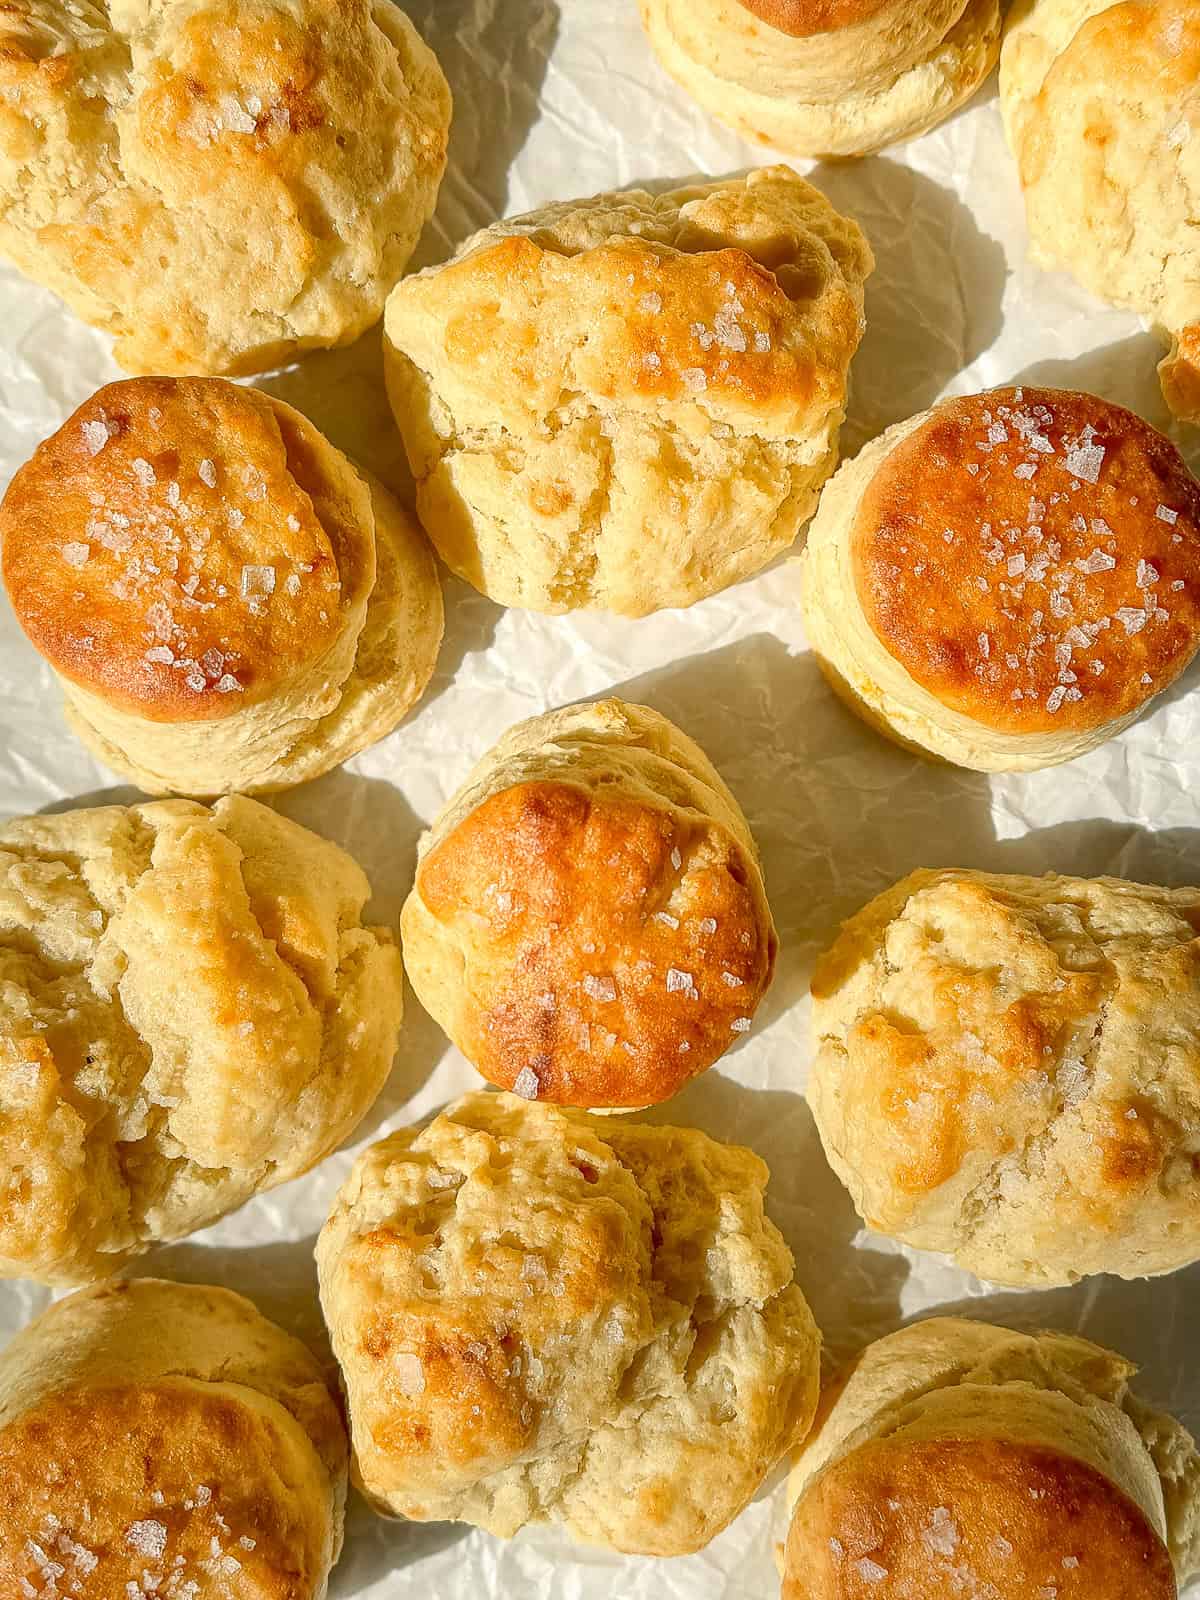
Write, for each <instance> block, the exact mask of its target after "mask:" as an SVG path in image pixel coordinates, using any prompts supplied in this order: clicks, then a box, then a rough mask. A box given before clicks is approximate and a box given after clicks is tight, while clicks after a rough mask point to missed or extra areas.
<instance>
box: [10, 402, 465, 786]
mask: <svg viewBox="0 0 1200 1600" xmlns="http://www.w3.org/2000/svg"><path fill="white" fill-rule="evenodd" d="M0 538H2V539H3V570H4V582H5V586H6V587H7V589H8V593H9V597H10V599H11V600H12V603H13V607H14V609H15V611H16V614H17V619H18V621H19V622H20V623H21V626H22V627H23V628H24V629H25V632H26V633H27V634H28V635H29V637H30V639H31V641H32V642H33V644H34V645H35V646H36V648H37V649H38V650H39V651H40V652H41V653H42V655H43V656H45V657H46V659H47V660H48V661H49V663H50V665H51V666H52V667H53V668H54V670H55V672H56V673H57V674H58V676H59V678H60V680H61V682H62V686H63V692H64V696H65V700H66V709H67V716H68V720H69V721H70V723H71V725H72V727H73V728H74V729H75V731H76V732H77V733H78V734H79V736H80V738H81V739H83V741H84V743H85V744H87V745H88V746H89V747H90V748H91V749H92V750H94V751H95V752H96V754H97V755H99V756H100V758H101V759H102V760H103V761H105V762H106V763H107V764H108V765H109V766H110V767H112V768H113V769H114V770H115V771H117V772H119V773H121V774H122V775H123V776H125V777H128V778H131V779H132V780H133V781H134V782H136V783H137V784H139V785H140V786H141V787H142V788H143V789H146V790H148V791H149V792H150V793H152V794H153V793H159V794H169V793H175V794H190V795H197V796H207V795H214V794H222V793H227V792H231V791H238V792H241V793H250V794H253V793H262V792H266V791H270V790H275V789H283V788H287V787H290V786H291V785H293V784H297V783H302V782H305V781H306V780H307V779H309V778H315V777H317V776H318V775H319V774H320V773H322V772H326V771H328V770H329V768H331V767H333V766H336V765H337V764H338V763H339V762H341V761H345V760H348V759H349V757H351V756H353V755H355V754H356V753H357V752H358V751H360V750H362V749H365V748H366V747H367V746H368V745H371V744H373V743H375V742H376V741H377V740H379V739H382V738H383V737H384V736H385V735H386V734H388V733H390V732H391V730H392V729H393V728H394V727H395V726H396V724H397V723H398V722H399V721H400V720H401V719H402V718H403V717H404V716H405V714H406V713H407V712H408V711H409V710H410V709H411V707H412V706H413V705H414V704H415V703H416V701H417V700H418V699H419V698H420V696H421V694H422V693H423V691H424V689H425V686H426V684H427V683H428V681H429V679H430V677H431V676H432V674H433V670H434V666H435V664H436V661H437V653H438V649H439V646H440V644H441V640H442V626H443V609H442V593H441V586H440V584H439V581H438V576H437V571H436V568H435V565H434V559H433V555H432V552H431V551H430V549H429V547H428V545H427V543H426V541H425V539H424V537H423V536H422V534H421V531H420V529H419V528H418V527H417V526H416V525H415V523H414V522H413V521H412V519H411V518H410V517H409V516H408V514H407V513H406V512H405V511H404V510H403V508H402V507H401V506H400V505H399V503H398V502H397V501H396V500H394V499H393V497H392V496H391V495H390V494H389V493H388V491H387V490H386V489H385V488H384V487H383V485H382V484H380V483H377V482H375V481H374V480H371V481H367V480H364V478H363V477H362V476H361V475H360V474H359V473H358V472H357V471H356V470H355V468H354V467H353V466H352V465H351V464H350V462H349V461H348V460H347V459H346V457H345V456H343V455H342V453H341V452H340V451H339V450H337V449H335V448H334V446H333V445H331V444H330V443H329V441H328V440H327V439H326V438H324V436H323V435H322V434H321V433H319V432H318V430H317V429H316V428H315V427H313V425H312V424H311V423H310V422H309V421H308V420H307V418H305V417H303V416H301V415H300V413H299V412H298V411H293V410H292V408H291V407H290V406H288V405H285V404H284V403H283V401H281V400H276V399H275V398H273V397H272V396H270V395H266V394H262V393H260V392H259V391H257V390H254V389H244V388H240V387H239V386H238V385H236V384H232V383H228V382H226V381H225V380H224V379H221V378H131V379H127V380H125V381H124V382H122V383H113V384H108V385H107V386H106V387H105V388H103V389H101V390H99V391H98V393H96V394H95V395H93V396H92V398H91V399H90V400H88V401H87V402H85V404H84V405H82V406H81V407H80V408H79V410H78V411H76V412H75V414H74V415H73V416H72V417H70V418H69V419H68V420H67V421H66V422H65V423H64V424H63V426H62V427H61V428H60V429H59V430H58V432H57V433H55V434H54V435H52V436H51V438H49V439H47V440H46V441H45V442H44V443H43V444H41V445H40V446H39V447H38V449H37V450H36V451H35V453H34V455H33V457H32V459H31V460H30V461H28V462H27V463H26V464H25V465H24V466H23V467H21V468H20V469H19V470H18V472H17V474H16V476H15V477H14V478H13V481H12V483H11V484H10V485H9V488H8V491H7V493H6V495H5V497H4V501H3V503H2V504H0Z"/></svg>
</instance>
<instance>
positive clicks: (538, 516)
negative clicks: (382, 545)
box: [385, 167, 874, 616]
mask: <svg viewBox="0 0 1200 1600" xmlns="http://www.w3.org/2000/svg"><path fill="white" fill-rule="evenodd" d="M873 264H874V263H873V260H872V257H871V252H870V249H869V247H868V245H867V243H866V241H865V239H864V238H863V236H862V234H861V233H860V232H859V229H858V228H857V226H856V225H855V224H854V223H853V222H851V221H849V220H848V219H847V218H845V217H842V216H839V215H838V213H837V212H836V211H834V210H833V208H832V207H831V206H830V205H829V203H828V201H827V200H826V199H825V198H824V196H823V195H821V194H819V193H818V191H817V190H816V189H814V188H812V187H811V186H810V185H809V184H807V183H805V182H804V181H803V180H802V179H801V178H798V177H797V176H796V175H795V173H793V172H791V171H789V170H788V169H787V168H786V167H772V168H767V169H763V170H761V171H757V172H752V173H750V175H749V176H748V177H746V178H736V179H728V180H725V181H723V182H720V183H713V184H706V185H701V186H698V187H696V188H689V189H679V190H676V191H674V192H672V193H670V194H662V195H656V196H652V195H649V194H646V193H644V192H642V191H641V190H629V191H627V192H624V193H618V194H608V195H599V196H597V197H596V198H595V199H592V200H577V201H571V202H567V203H565V204H561V205H552V206H547V207H546V208H545V209H544V210H542V211H538V212H534V213H533V214H532V215H530V216H526V217H518V218H515V219H511V220H509V221H506V222H502V223H497V224H496V225H495V226H494V227H492V228H489V229H486V230H484V232H482V233H480V234H476V235H475V237H474V238H472V239H469V240H468V241H467V242H466V243H465V244H464V245H463V246H462V248H461V249H460V250H459V252H458V254H457V255H456V256H455V257H454V259H453V260H452V261H450V262H448V263H447V264H446V265H444V266H441V267H435V268H431V269H430V270H429V271H427V272H423V273H417V274H415V275H414V276H412V277H409V278H406V279H405V280H404V282H403V283H401V284H399V285H398V286H397V287H396V289H395V291H394V292H393V294H392V295H391V297H390V299H389V301H388V308H387V315H386V319H385V332H386V347H385V357H386V371H387V380H388V389H389V392H390V395H391V400H392V407H393V410H394V411H395V414H396V421H397V423H398V424H399V427H400V431H401V433H402V434H403V436H404V443H405V446H406V448H407V451H408V456H409V460H410V462H411V464H412V469H413V472H414V474H415V476H416V479H417V508H418V511H419V513H420V516H421V520H422V522H423V523H424V525H425V528H426V531H427V532H428V534H429V536H430V538H431V539H432V540H433V542H434V544H435V545H436V547H437V549H438V553H439V554H440V555H441V557H442V559H443V560H444V561H445V562H446V564H447V565H448V566H449V567H450V568H452V570H453V571H455V572H457V573H458V574H459V576H460V577H463V578H465V579H466V580H467V581H468V582H469V583H472V584H474V585H475V587H476V588H477V589H480V590H481V591H482V592H483V593H484V594H487V595H490V596H491V598H492V599H493V600H498V601H499V602H500V603H501V604H503V605H514V606H526V607H529V608H530V609H532V610H535V611H547V612H564V611H572V610H575V609H577V608H596V609H601V610H607V611H615V612H618V613H620V614H622V615H626V616H644V615H646V614H647V613H648V612H651V611H658V610H661V609H663V608H665V607H670V606H688V605H691V604H692V603H693V602H694V601H697V600H701V599H703V598H704V597H705V596H706V595H710V594H714V593H716V592H717V591H718V590H721V589H724V588H727V587H728V586H729V585H730V584H732V583H736V582H737V581H738V580H739V579H742V578H745V577H748V576H749V575H750V574H752V573H755V572H758V571H759V570H760V569H761V568H762V567H764V566H765V565H766V564H767V563H768V562H769V561H770V560H771V559H772V558H773V557H775V556H777V555H779V554H781V553H782V552H783V551H785V550H787V549H788V547H789V546H790V545H791V544H792V543H793V541H794V540H795V538H796V535H797V534H798V533H799V531H800V529H801V528H802V527H803V525H804V523H805V522H806V521H807V520H808V518H809V517H810V516H811V514H812V511H813V508H814V506H815V505H816V499H817V493H818V490H819V489H820V486H821V484H822V483H823V482H824V481H825V479H826V477H828V475H829V473H830V472H831V471H832V470H833V467H834V464H835V462H836V459H837V437H838V430H839V428H840V426H841V423H842V419H843V417H844V414H845V407H846V387H847V371H848V368H849V365H850V360H851V357H852V356H853V355H854V352H855V350H856V349H857V347H858V343H859V340H860V339H861V337H862V333H863V326H864V324H863V281H864V279H865V278H866V277H867V275H868V274H869V272H870V271H871V269H872V266H873Z"/></svg>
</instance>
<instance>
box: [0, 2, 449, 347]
mask: <svg viewBox="0 0 1200 1600" xmlns="http://www.w3.org/2000/svg"><path fill="white" fill-rule="evenodd" d="M449 124H450V91H449V88H448V87H447V85H446V80H445V78H444V77H443V76H442V72H441V69H440V68H439V66H438V64H437V61H436V59H435V57H434V55H433V53H432V51H430V50H429V49H428V48H427V47H426V46H425V45H424V44H423V43H422V42H421V39H420V37H419V36H418V34H417V32H416V30H415V29H414V28H413V26H412V24H411V23H410V22H409V21H408V19H407V18H406V17H405V15H404V13H403V12H402V11H401V10H400V8H399V7H398V6H395V5H392V4H388V3H385V0H138V3H137V4H129V3H125V4H122V5H119V6H118V5H115V4H114V5H111V6H110V5H107V4H99V3H97V0H72V3H71V4H69V5H63V4H62V3H61V0H10V3H8V4H6V5H5V6H4V7H3V12H2V14H0V251H3V253H4V254H5V255H7V256H8V257H9V258H10V259H11V260H12V261H14V262H15V263H16V265H17V266H18V267H20V269H21V270H22V272H25V273H27V274H28V276H29V277H31V278H33V279H35V280H36V281H37V282H39V283H43V284H45V285H47V287H49V288H51V289H53V290H54V292H55V293H56V294H58V295H61V296H62V298H63V299H64V300H65V301H66V302H67V304H68V305H69V306H70V307H71V309H72V310H73V311H74V312H75V313H76V314H77V315H78V316H80V317H82V318H83V320H84V321H85V322H90V323H92V324H93V325H94V326H96V327H98V328H102V329H104V330H105V331H106V332H108V333H110V334H112V335H113V336H114V338H115V341H116V343H115V348H114V354H115V356H116V358H117V360H118V361H119V362H120V364H121V365H122V366H123V367H124V368H125V369H126V371H128V372H160V373H161V372H165V373H201V374H211V373H230V374H232V373H245V372H262V371H264V370H266V369H267V368H268V367H275V366H280V365H282V364H283V363H285V362H287V361H290V360H292V359H294V358H295V357H296V356H297V355H299V354H300V353H301V352H302V351H304V350H308V349H313V348H320V347H326V346H330V345H339V344H346V343H348V342H349V341H350V340H352V339H355V338H357V337H358V335H359V334H360V333H362V332H364V330H365V329H367V328H369V327H370V326H371V324H372V323H373V322H375V321H376V320H377V319H378V317H379V314H380V312H381V311H382V310H383V303H384V300H385V298H386V296H387V293H388V291H389V290H390V289H391V287H392V285H393V284H394V283H395V282H396V280H397V279H398V278H399V276H400V274H401V272H402V271H403V270H404V267H405V264H406V263H407V261H408V258H409V256H410V255H411V254H412V251H413V248H414V246H415V244H416V242H417V237H418V235H419V234H420V232H421V229H422V227H423V226H424V224H425V222H426V221H427V219H428V218H429V217H430V216H431V215H432V212H433V208H434V203H435V201H436V199H437V192H438V185H439V184H440V182H441V177H442V173H443V171H444V169H445V165H446V140H447V131H448V128H449Z"/></svg>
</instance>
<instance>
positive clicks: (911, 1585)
mask: <svg viewBox="0 0 1200 1600" xmlns="http://www.w3.org/2000/svg"><path fill="white" fill-rule="evenodd" d="M785 1559H786V1563H787V1573H786V1576H785V1578H784V1585H783V1595H784V1600H901V1597H908V1596H910V1595H914V1594H919V1595H921V1597H922V1600H958V1597H959V1596H961V1595H963V1594H973V1593H984V1594H989V1595H997V1596H1003V1597H1005V1600H1029V1597H1032V1596H1037V1595H1042V1596H1047V1597H1048V1596H1051V1595H1053V1596H1054V1597H1055V1600H1126V1597H1127V1596H1130V1595H1137V1597H1138V1600H1175V1597H1176V1594H1177V1592H1178V1591H1177V1588H1176V1583H1175V1573H1174V1570H1173V1568H1172V1565H1171V1557H1170V1554H1169V1552H1168V1550H1167V1547H1166V1545H1165V1544H1164V1543H1163V1541H1162V1540H1161V1539H1160V1538H1159V1537H1158V1535H1157V1534H1156V1533H1155V1531H1154V1529H1153V1528H1152V1527H1151V1526H1150V1524H1149V1523H1148V1522H1147V1520H1146V1517H1145V1515H1144V1514H1143V1513H1142V1511H1141V1510H1140V1509H1139V1508H1138V1507H1137V1506H1136V1505H1135V1504H1134V1503H1133V1501H1132V1500H1131V1499H1129V1497H1128V1496H1127V1495H1125V1494H1123V1493H1122V1491H1121V1490H1120V1489H1118V1488H1117V1487H1116V1485H1115V1484H1113V1483H1112V1482H1111V1481H1110V1480H1109V1479H1108V1478H1106V1477H1105V1476H1104V1475H1103V1474H1101V1473H1100V1472H1099V1471H1097V1470H1096V1469H1095V1468H1094V1467H1091V1466H1089V1465H1087V1464H1085V1463H1084V1462H1082V1461H1079V1460H1076V1459H1075V1458H1073V1457H1072V1456H1069V1455H1064V1454H1062V1453H1060V1452H1057V1451H1054V1450H1049V1449H1046V1448H1044V1447H1040V1446H1037V1445H1032V1444H1029V1443H1025V1442H1018V1441H1015V1440H1010V1439H1003V1438H997V1439H987V1438H984V1439H979V1438H972V1439H961V1438H944V1439H929V1440H921V1441H912V1440H908V1439H903V1438H902V1439H900V1440H889V1439H887V1438H883V1439H877V1440H873V1441H871V1442H869V1443H866V1444H864V1445H862V1446H860V1447H859V1448H858V1449H857V1450H854V1451H852V1452H851V1453H850V1454H848V1455H847V1456H845V1457H844V1458H843V1459H842V1460H841V1461H840V1462H838V1463H836V1464H835V1465H834V1466H833V1467H832V1468H831V1469H830V1470H829V1471H827V1472H825V1473H823V1474H822V1475H821V1476H820V1477H819V1478H818V1479H817V1481H816V1483H815V1485H814V1486H813V1488H812V1490H811V1491H810V1492H809V1493H808V1494H807V1495H805V1497H804V1498H803V1499H802V1500H801V1501H800V1504H799V1505H798V1507H797V1509H796V1515H795V1518H794V1520H793V1522H792V1526H791V1531H790V1533H789V1535H788V1542H787V1552H786V1557H785Z"/></svg>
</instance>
